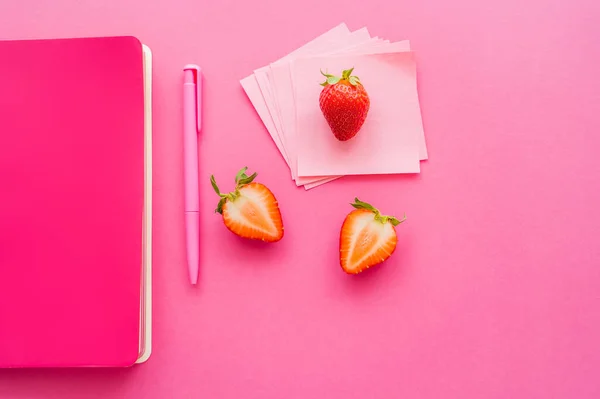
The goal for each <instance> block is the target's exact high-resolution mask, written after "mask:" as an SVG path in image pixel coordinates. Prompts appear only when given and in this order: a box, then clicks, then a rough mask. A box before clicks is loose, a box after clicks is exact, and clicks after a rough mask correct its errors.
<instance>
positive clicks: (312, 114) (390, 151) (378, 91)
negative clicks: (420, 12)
mask: <svg viewBox="0 0 600 399" xmlns="http://www.w3.org/2000/svg"><path fill="white" fill-rule="evenodd" d="M349 67H354V68H355V70H354V74H355V75H357V76H359V77H360V78H361V81H362V82H363V84H364V85H365V88H366V89H367V91H368V93H369V97H370V99H371V108H370V110H369V114H368V116H367V120H366V121H365V124H364V125H363V127H362V129H361V131H360V132H359V133H358V135H357V136H356V137H354V138H353V139H352V140H349V141H346V142H340V141H338V140H337V139H336V138H335V137H334V136H333V134H332V133H331V130H330V128H329V126H328V124H327V122H326V121H325V118H324V117H323V114H322V113H321V110H320V108H319V94H320V92H321V89H322V87H321V86H320V85H319V83H320V82H321V80H322V79H321V78H322V76H321V75H320V73H319V70H320V69H323V70H325V69H327V70H328V71H330V72H333V71H342V70H343V69H347V68H349ZM291 70H292V80H293V85H294V94H295V99H296V113H297V115H296V127H297V135H298V176H331V175H355V174H387V173H418V172H419V171H420V165H419V145H418V134H419V127H420V126H422V121H421V113H420V108H419V100H418V95H417V87H416V67H415V62H414V56H413V53H411V52H401V53H389V54H367V55H342V56H327V57H313V58H304V59H298V60H296V61H294V62H293V63H292V68H291Z"/></svg>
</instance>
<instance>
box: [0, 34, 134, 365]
mask: <svg viewBox="0 0 600 399" xmlns="http://www.w3.org/2000/svg"><path fill="white" fill-rule="evenodd" d="M0 60H1V62H0V193H1V194H0V367H75V366H130V365H132V364H134V362H135V361H136V359H137V358H138V352H139V335H140V334H139V333H140V331H139V330H140V325H139V324H140V279H141V275H140V273H141V265H142V211H143V200H144V109H143V106H144V98H143V94H144V92H143V66H142V46H141V44H140V42H139V41H138V40H137V39H135V38H132V37H114V38H90V39H61V40H31V41H0Z"/></svg>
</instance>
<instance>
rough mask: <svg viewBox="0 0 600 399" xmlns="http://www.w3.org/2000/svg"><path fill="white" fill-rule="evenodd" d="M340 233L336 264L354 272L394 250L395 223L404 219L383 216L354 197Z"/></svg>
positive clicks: (396, 240)
mask: <svg viewBox="0 0 600 399" xmlns="http://www.w3.org/2000/svg"><path fill="white" fill-rule="evenodd" d="M351 205H352V206H353V207H354V208H356V209H355V210H353V211H352V212H350V213H349V214H348V216H346V219H345V220H344V224H343V225H342V231H341V234H340V264H341V266H342V269H344V271H345V272H346V273H349V274H358V273H360V272H362V271H363V270H366V269H368V268H369V267H371V266H374V265H376V264H378V263H381V262H383V261H385V260H386V259H387V258H389V257H390V256H391V255H392V253H394V250H395V249H396V243H397V242H398V238H397V236H396V229H395V226H398V225H399V224H400V223H402V222H404V220H406V216H405V217H404V218H403V219H402V220H398V219H396V218H395V217H393V216H384V215H382V214H381V213H379V210H377V209H376V208H374V207H373V206H372V205H370V204H367V203H366V202H362V201H360V200H359V199H358V198H355V199H354V203H353V204H351Z"/></svg>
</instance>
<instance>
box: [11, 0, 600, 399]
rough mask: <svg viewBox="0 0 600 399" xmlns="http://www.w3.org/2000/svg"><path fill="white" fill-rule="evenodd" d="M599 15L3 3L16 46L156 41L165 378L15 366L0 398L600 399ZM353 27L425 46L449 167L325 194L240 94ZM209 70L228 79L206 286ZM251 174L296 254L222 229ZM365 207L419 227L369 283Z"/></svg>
mask: <svg viewBox="0 0 600 399" xmlns="http://www.w3.org/2000/svg"><path fill="white" fill-rule="evenodd" d="M483 3H485V4H483ZM599 17H600V6H599V5H598V4H597V2H594V1H591V0H580V1H572V2H566V1H562V0H546V1H541V0H534V1H529V2H524V1H517V0H505V1H488V2H479V1H474V0H458V1H455V2H444V1H441V0H424V1H420V2H414V1H405V0H399V1H384V0H372V1H370V2H368V4H361V5H360V6H356V7H354V6H348V2H343V1H341V0H331V1H329V2H322V1H316V0H307V1H303V2H287V1H286V2H282V1H276V0H257V1H249V2H233V1H220V2H215V1H206V0H201V1H198V0H195V1H192V0H189V1H168V2H167V1H153V2H143V1H131V2H128V4H124V5H123V4H122V3H121V2H117V1H95V0H84V1H79V2H69V1H64V0H57V1H55V2H39V3H37V4H36V3H35V2H17V1H4V2H2V4H0V27H1V28H0V37H1V38H3V39H17V38H49V37H69V36H96V35H121V34H132V35H136V36H138V37H139V38H140V39H141V40H142V42H144V43H146V44H148V45H149V46H150V47H151V48H152V50H153V52H154V101H155V104H154V115H155V116H154V127H155V135H154V145H155V148H154V157H155V165H154V171H155V173H154V181H155V189H154V212H155V213H154V224H155V231H154V249H155V252H154V267H155V273H154V281H155V283H154V305H155V310H154V352H153V355H152V357H151V358H150V360H149V362H148V363H147V364H145V365H142V366H138V367H134V368H132V369H128V370H97V369H83V370H0V397H1V398H3V399H4V398H11V399H12V398H28V399H29V398H106V397H118V398H134V397H143V398H187V397H194V398H261V399H269V398H321V397H328V398H420V399H424V398H461V399H464V398H486V399H493V398H498V399H500V398H502V399H504V398H528V399H530V398H578V399H587V398H590V399H591V398H597V397H600V382H598V378H597V374H598V369H599V368H600V348H599V345H598V336H600V294H599V292H600V268H598V266H599V265H600V245H599V244H598V237H600V227H599V226H600V207H599V206H598V204H599V203H600V188H599V187H600V184H599V179H600V158H599V157H598V154H597V152H598V148H599V147H600V138H599V137H600V136H598V131H599V130H600V112H598V110H599V109H600V94H599V93H600V79H598V74H597V65H598V62H599V61H600V47H599V46H598V43H597V38H598V35H599V34H600V28H599V24H598V20H599ZM342 21H344V22H346V23H348V25H349V26H350V27H351V28H353V29H357V28H359V27H361V26H364V25H366V26H368V27H369V30H370V32H371V34H372V35H373V36H381V37H385V38H389V39H391V40H401V39H410V40H411V47H412V48H413V49H414V50H415V51H416V56H417V68H418V79H419V93H420V98H421V105H422V112H423V120H424V124H425V131H426V136H427V142H428V149H429V155H430V160H429V161H427V162H425V163H423V165H422V173H421V174H420V175H418V176H403V177H398V176H379V177H352V178H347V177H345V178H343V179H341V180H339V181H336V182H332V183H328V184H326V185H325V186H323V187H319V188H316V189H315V190H313V191H310V192H305V191H304V190H302V189H298V188H296V187H295V185H294V183H293V182H292V181H291V180H290V176H289V171H288V170H287V168H286V166H285V163H284V161H283V160H282V159H281V157H280V155H279V154H278V152H277V150H276V148H275V146H274V144H273V143H272V142H271V139H270V138H269V136H268V134H267V132H266V131H265V130H264V127H263V126H262V124H261V122H260V120H259V118H258V116H257V115H256V113H255V112H254V110H253V109H252V108H251V106H250V104H249V102H248V100H247V98H246V97H245V95H244V93H243V90H242V88H241V87H240V84H239V79H241V78H243V77H244V76H247V75H248V74H249V73H250V72H251V71H252V70H253V69H254V68H257V67H260V66H263V65H265V64H266V63H268V62H270V61H272V60H275V59H277V58H280V57H281V56H282V55H284V54H286V53H288V52H289V51H291V50H292V49H294V48H296V47H299V46H300V45H302V44H304V43H305V42H307V41H308V40H310V39H312V38H313V37H315V36H317V35H319V34H321V33H323V32H325V31H326V30H327V29H329V28H331V27H333V26H334V25H336V24H338V23H339V22H342ZM190 62H196V63H198V64H200V65H201V66H202V67H203V69H204V73H205V108H204V112H205V113H204V133H203V136H202V138H201V147H202V153H201V171H200V178H201V183H202V182H203V183H202V184H201V189H202V192H201V196H202V197H201V212H202V215H203V216H202V219H201V224H202V232H203V239H202V243H201V257H202V263H203V264H202V267H201V272H200V284H199V286H198V287H196V288H192V287H190V286H189V284H188V282H187V270H186V266H185V263H184V248H183V242H184V239H183V238H184V237H183V219H182V210H183V199H182V194H181V193H182V184H181V180H182V164H181V140H180V135H181V117H180V115H181V76H182V72H181V68H182V67H183V65H184V64H186V63H190ZM40 67H43V60H40ZM242 166H248V167H250V169H251V170H252V171H258V172H259V177H258V180H259V181H262V182H264V183H266V184H267V185H268V186H269V187H271V189H272V190H273V191H274V192H275V194H276V196H277V198H278V200H279V202H280V204H281V206H282V213H283V217H284V223H285V227H286V236H285V238H284V240H283V241H281V242H280V243H278V244H275V245H273V246H268V247H264V246H260V245H254V244H249V243H246V242H243V241H241V240H239V239H238V238H236V237H234V236H233V235H231V234H230V233H229V232H228V231H227V230H226V229H225V228H224V226H223V225H222V223H221V221H220V220H219V217H217V215H214V214H213V210H214V207H215V206H216V202H217V201H216V200H217V197H216V195H215V194H214V193H213V192H212V189H211V187H210V184H209V176H210V174H213V173H214V174H215V176H216V178H217V180H218V181H219V182H220V185H221V186H222V187H221V188H222V189H223V190H225V189H229V188H231V187H232V185H233V184H231V185H229V186H227V184H228V182H229V183H233V178H234V176H235V173H236V172H237V170H238V169H239V168H241V167H242ZM355 196H358V197H359V198H361V199H363V200H365V201H370V202H373V203H374V204H376V205H377V206H378V207H379V208H380V209H381V210H382V211H383V212H385V213H392V214H399V215H400V214H402V213H404V212H406V214H407V217H408V220H407V222H406V223H404V224H402V225H401V226H399V228H398V231H399V235H400V243H399V248H398V252H397V254H396V255H394V258H392V259H390V261H389V262H387V263H386V264H385V265H382V266H381V267H380V268H378V269H375V270H372V271H369V273H366V274H364V275H361V276H358V277H351V276H346V275H345V274H344V273H342V272H341V270H340V268H339V266H338V260H337V250H338V248H337V242H338V234H339V228H340V226H341V223H342V220H343V218H344V216H345V214H346V213H347V212H348V211H349V210H350V209H351V208H350V206H349V205H348V203H349V202H351V201H352V199H353V198H354V197H355ZM0 328H1V326H0ZM40 334H43V328H41V329H40Z"/></svg>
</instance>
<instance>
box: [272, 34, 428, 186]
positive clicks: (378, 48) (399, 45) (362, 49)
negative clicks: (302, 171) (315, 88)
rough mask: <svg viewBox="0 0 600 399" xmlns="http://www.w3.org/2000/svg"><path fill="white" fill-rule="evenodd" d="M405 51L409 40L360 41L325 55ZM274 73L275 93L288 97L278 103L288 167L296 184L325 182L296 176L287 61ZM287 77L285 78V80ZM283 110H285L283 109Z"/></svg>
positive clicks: (422, 142) (421, 136)
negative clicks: (287, 144) (286, 144)
mask: <svg viewBox="0 0 600 399" xmlns="http://www.w3.org/2000/svg"><path fill="white" fill-rule="evenodd" d="M406 51H410V42H409V41H408V40H403V41H400V42H395V43H383V42H377V41H376V42H367V43H361V44H358V45H356V46H353V47H348V48H344V49H338V50H335V51H332V52H330V53H328V54H326V55H335V54H353V55H359V54H381V53H388V52H406ZM284 68H286V70H284ZM272 69H274V70H273V72H274V75H277V77H278V79H279V80H278V84H277V85H276V88H277V89H278V90H277V91H276V94H278V95H279V96H280V97H282V98H288V99H289V100H288V102H287V103H284V104H282V105H280V107H281V109H282V116H283V117H282V119H281V121H282V125H283V131H284V132H285V134H286V138H287V139H288V140H289V142H290V143H293V145H290V146H289V149H288V150H287V151H288V159H289V161H290V167H291V169H292V171H293V175H294V176H295V180H296V184H298V185H304V184H308V183H318V182H321V184H323V183H327V182H329V181H331V180H334V179H331V178H327V179H326V180H325V179H324V177H323V176H320V177H319V176H317V177H315V176H310V177H308V176H298V173H297V144H296V143H297V138H296V104H295V98H294V89H293V85H292V81H291V72H290V64H289V63H287V64H285V65H283V66H281V67H278V68H277V69H275V68H274V67H272ZM286 79H287V80H286ZM285 89H287V92H285ZM284 110H285V111H284ZM419 129H420V131H419V148H420V151H419V152H420V154H422V156H421V157H420V158H421V159H425V158H426V157H427V149H426V146H425V135H424V132H423V128H422V125H421V126H420V127H419ZM337 177H340V176H336V177H335V178H337ZM318 185H319V184H314V185H311V187H310V188H313V187H316V186H318Z"/></svg>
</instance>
